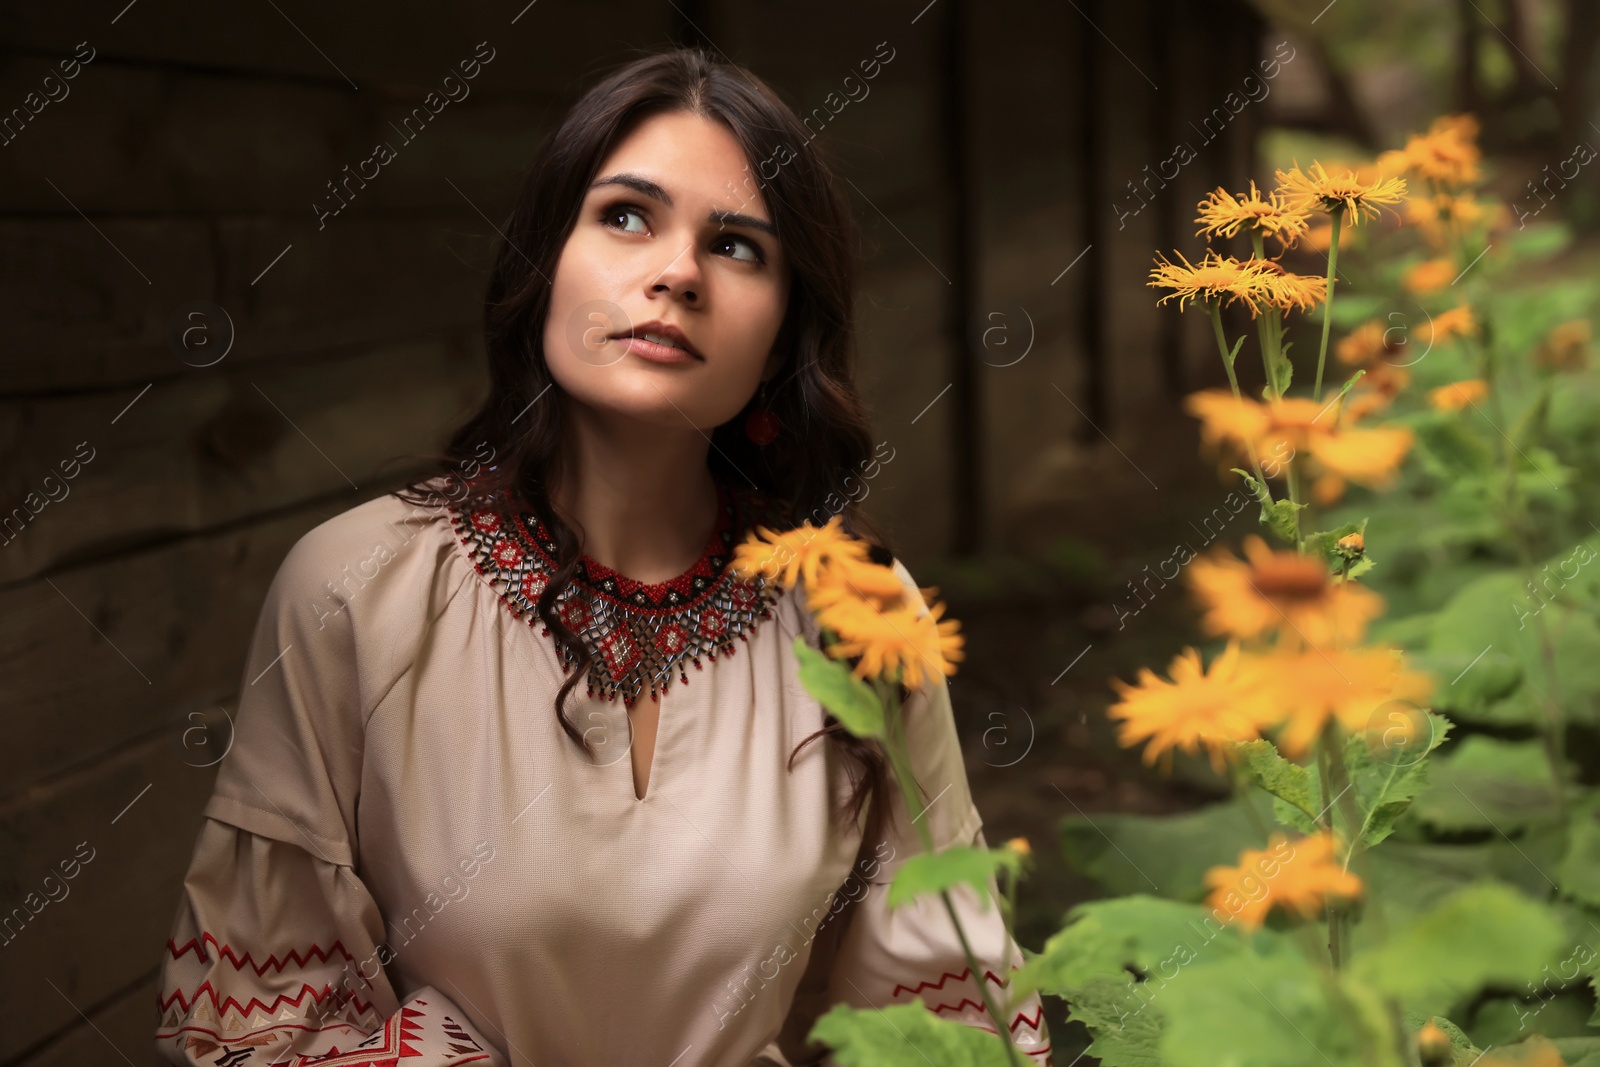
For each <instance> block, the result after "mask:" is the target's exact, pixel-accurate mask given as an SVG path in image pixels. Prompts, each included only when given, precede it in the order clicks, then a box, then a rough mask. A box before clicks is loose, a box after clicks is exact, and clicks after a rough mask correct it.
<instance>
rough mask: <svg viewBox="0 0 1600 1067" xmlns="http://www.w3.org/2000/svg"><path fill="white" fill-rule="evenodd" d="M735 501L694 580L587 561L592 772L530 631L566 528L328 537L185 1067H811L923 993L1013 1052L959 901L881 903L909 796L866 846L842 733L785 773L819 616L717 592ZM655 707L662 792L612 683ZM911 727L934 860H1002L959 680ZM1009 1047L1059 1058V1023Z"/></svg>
mask: <svg viewBox="0 0 1600 1067" xmlns="http://www.w3.org/2000/svg"><path fill="white" fill-rule="evenodd" d="M723 502H724V503H723V520H722V522H721V523H720V524H719V528H718V532H717V533H716V534H713V536H712V539H711V542H710V543H709V544H708V545H707V549H706V553H705V554H704V555H703V556H702V558H701V560H700V561H699V562H698V563H697V564H696V566H695V568H694V569H692V570H691V571H689V572H686V573H685V575H683V576H680V577H679V578H677V579H673V581H672V582H669V583H661V584H660V585H654V586H641V585H639V584H638V583H633V582H631V581H629V580H628V579H626V578H624V577H622V576H620V575H616V574H614V573H612V572H609V571H606V570H605V568H603V567H599V566H598V565H597V564H593V563H592V561H587V560H586V561H585V567H586V570H585V571H584V572H583V574H584V582H583V584H582V585H581V587H578V588H574V589H572V590H571V591H569V596H568V600H567V601H566V602H565V604H566V606H565V607H564V608H563V612H564V614H563V617H564V618H565V619H568V620H569V621H573V622H576V623H577V624H578V625H580V626H583V627H586V630H585V632H586V633H587V634H589V635H590V637H592V638H594V639H595V640H596V642H597V645H596V646H595V647H598V643H604V644H605V648H603V649H601V650H600V651H601V655H600V659H599V661H598V662H600V663H601V664H602V667H601V670H600V672H599V674H598V676H591V677H598V678H599V682H600V684H599V686H598V688H597V689H596V690H595V691H593V692H590V693H586V692H585V686H584V684H583V683H580V684H579V685H578V687H577V688H576V689H575V690H574V692H573V695H572V697H571V698H570V700H569V703H568V715H569V717H570V718H571V719H572V721H573V722H574V723H575V724H576V726H577V728H578V729H580V730H582V731H583V732H584V735H585V736H586V737H587V738H588V739H589V740H590V742H591V744H592V745H593V747H594V749H595V752H596V755H595V756H593V757H590V756H587V755H585V754H584V752H583V751H582V749H581V748H579V747H578V746H577V745H576V744H575V743H574V742H573V741H572V740H570V739H569V738H568V737H567V736H566V734H564V733H563V731H562V730H561V728H560V727H559V725H558V723H557V721H556V717H555V712H554V709H553V701H554V698H555V695H556V690H557V688H558V687H559V686H560V684H561V682H562V681H563V679H564V678H565V677H566V674H567V671H566V669H565V667H564V666H563V662H562V659H561V656H560V655H559V653H558V649H557V646H556V644H555V641H554V639H553V638H552V637H551V636H549V635H547V634H545V633H543V632H542V630H543V627H542V623H541V622H540V620H539V619H538V618H537V617H536V616H531V615H529V614H527V610H526V609H527V607H528V605H529V603H530V601H529V599H528V597H529V595H530V594H532V595H536V594H537V592H538V591H539V590H540V589H542V584H541V581H542V576H543V575H544V574H545V573H547V571H548V567H547V566H546V564H547V562H548V559H547V557H543V556H541V554H540V551H539V547H538V546H539V545H540V542H539V540H538V538H539V537H541V536H542V535H543V532H544V531H543V529H542V528H540V527H538V526H537V525H536V524H533V523H530V522H527V521H525V520H522V519H519V518H518V517H516V516H511V515H504V514H496V513H493V512H480V513H477V514H473V515H458V514H456V513H455V511H454V509H452V508H444V507H441V508H423V507H415V506H413V505H411V504H408V503H405V502H403V501H401V500H399V499H398V498H396V497H393V496H385V497H381V498H379V499H376V500H372V501H369V502H368V503H365V504H362V505H360V506H358V507H355V508H352V509H350V510H349V511H346V512H344V513H343V514H341V515H338V516H336V517H334V518H333V519H330V520H329V521H327V522H325V523H323V524H322V525H320V526H318V527H317V528H315V529H313V530H312V531H311V532H309V533H307V534H306V535H305V536H304V537H302V538H301V539H300V541H299V542H298V543H297V544H296V545H295V546H294V548H293V549H292V550H291V551H290V553H289V555H288V557H287V558H286V559H285V560H284V562H283V564H282V566H281V568H280V569H279V571H278V573H277V576H276V577H275V579H274V580H273V583H272V586H271V589H270V591H269V593H268V595H267V600H266V604H265V606H264V607H263V609H262V612H261V616H260V621H259V623H258V625H257V627H256V631H255V636H254V639H253V643H252V645H251V649H250V655H249V660H248V663H247V664H246V667H245V671H244V676H243V680H242V683H241V697H240V701H239V709H238V715H237V718H236V722H235V729H234V737H233V742H232V746H231V748H230V750H229V751H228V754H227V756H226V757H225V758H224V760H223V761H222V764H221V766H220V768H219V774H218V778H217V782H216V788H215V793H214V795H213V796H212V797H211V799H210V801H209V802H208V803H207V805H206V809H205V814H206V816H207V818H206V821H205V823H204V824H203V827H202V830H201V833H200V836H199V839H198V841H197V842H196V844H195V850H194V854H193V859H192V861H191V864H190V867H189V871H188V874H187V876H186V878H185V881H184V892H183V896H182V899H181V900H180V902H179V906H178V909H177V916H176V919H175V921H174V924H173V932H172V938H171V940H170V941H169V943H168V946H167V951H166V953H165V955H164V957H163V967H162V975H161V983H160V994H159V1006H160V1024H159V1028H158V1030H157V1033H156V1044H157V1047H158V1049H159V1051H160V1052H161V1054H162V1055H163V1056H164V1057H165V1059H166V1060H168V1061H170V1062H173V1063H179V1064H219V1065H225V1067H241V1065H257V1067H259V1065H265V1064H286V1065H299V1064H305V1063H311V1062H316V1063H319V1064H341V1065H343V1064H374V1065H377V1064H389V1065H397V1064H398V1063H399V1062H401V1061H402V1060H404V1061H405V1062H407V1063H408V1064H412V1065H414V1067H443V1065H446V1064H466V1063H481V1064H496V1065H500V1064H510V1065H517V1067H524V1065H526V1067H531V1065H534V1064H538V1065H540V1067H550V1065H560V1064H618V1065H630V1067H637V1065H641V1064H653V1065H657V1067H669V1065H688V1064H716V1065H729V1067H747V1065H750V1064H754V1063H766V1062H768V1061H770V1062H772V1063H775V1064H778V1065H782V1067H787V1065H790V1064H800V1063H815V1062H821V1060H820V1057H821V1056H822V1055H823V1054H824V1053H825V1051H826V1050H825V1049H823V1048H822V1047H821V1046H811V1047H809V1048H807V1046H806V1045H805V1042H804V1038H805V1035H806V1033H807V1032H808V1031H809V1029H810V1027H811V1024H812V1023H813V1022H814V1021H815V1019H816V1018H817V1016H818V1015H820V1014H821V1013H823V1012H824V1011H826V1010H827V1008H828V1007H829V1006H830V1005H832V1004H835V1003H840V1002H843V1003H846V1004H850V1005H855V1006H869V1005H871V1006H878V1007H882V1006H886V1005H890V1004H904V1003H909V1002H910V1001H911V999H912V998H913V996H920V997H921V999H922V1000H923V1002H924V1003H925V1004H926V1005H928V1006H929V1007H930V1008H931V1009H932V1010H934V1011H936V1012H938V1013H940V1014H941V1015H944V1016H947V1017H950V1018H958V1019H961V1020H964V1021H966V1022H968V1023H970V1024H971V1025H973V1026H979V1027H984V1028H986V1029H988V1028H990V1024H989V1020H988V1017H987V1015H985V1014H984V1012H983V1009H982V1001H981V997H980V996H979V993H978V990H977V987H976V986H975V985H974V982H973V977H972V975H971V973H970V971H969V970H968V968H967V965H966V962H965V959H964V957H963V954H962V951H961V946H960V943H959V942H958V941H957V939H956V936H955V930H954V927H953V925H952V924H951V922H950V919H949V916H948V914H947V913H946V912H945V910H944V907H943V905H942V903H941V902H940V901H939V900H938V899H937V898H934V899H932V900H923V901H920V902H918V903H916V904H914V905H911V906H907V907H904V908H900V909H897V910H895V911H893V912H891V911H889V910H888V909H887V907H886V906H885V896H886V894H887V891H888V882H889V880H890V879H891V878H892V876H893V874H894V872H895V871H896V870H897V869H898V867H899V865H900V864H901V863H903V862H904V861H905V860H906V859H907V858H908V857H909V856H911V855H914V854H915V853H916V852H918V851H919V847H920V846H919V844H918V839H917V835H916V833H915V827H914V826H912V825H911V822H910V816H909V815H908V813H907V812H906V810H905V806H904V803H903V801H902V800H901V799H900V797H899V795H898V792H897V791H895V792H894V793H893V800H892V806H893V808H894V810H895V823H894V828H893V830H892V831H891V832H890V833H889V834H888V836H886V838H885V839H884V840H881V841H876V842H869V841H865V840H863V832H862V825H863V823H864V820H863V823H858V824H857V825H855V826H853V827H849V828H842V827H841V826H840V824H839V822H838V821H837V820H836V819H833V818H831V817H830V805H832V804H834V803H835V801H836V800H837V798H839V797H841V796H842V795H843V794H844V792H845V791H846V790H847V788H848V784H849V783H848V779H847V777H846V772H845V767H844V765H843V763H842V762H841V761H840V760H839V759H838V757H837V756H836V754H835V753H834V752H833V750H832V747H833V746H832V744H831V742H828V741H827V740H825V739H823V738H819V739H817V740H815V741H813V742H812V743H811V744H810V745H808V746H807V747H806V748H805V749H804V751H803V752H802V753H801V754H800V755H799V756H798V757H797V758H796V759H795V761H794V766H793V768H792V769H790V768H789V767H788V766H787V762H788V760H789V757H790V754H791V753H792V752H793V751H794V749H795V747H796V746H797V745H798V744H799V743H800V741H801V740H802V739H804V738H805V737H806V736H807V735H809V734H811V733H812V732H813V731H815V730H817V729H819V728H820V727H821V726H822V725H823V716H824V713H823V711H822V709H821V708H820V707H819V705H818V704H817V703H816V702H815V701H814V700H812V699H811V697H810V696H809V695H808V694H807V693H806V691H805V690H804V688H802V686H801V684H800V681H799V678H798V676H797V672H796V662H795V657H794V653H793V649H792V647H791V645H792V642H793V639H794V637H795V635H797V634H804V635H806V637H807V638H808V640H811V641H812V642H813V643H814V642H815V641H816V637H817V631H816V626H815V623H814V621H813V620H812V618H811V616H810V614H809V613H808V612H807V610H806V609H805V607H804V605H803V602H802V594H801V593H797V592H794V591H790V592H787V593H781V594H779V593H776V592H775V591H774V590H773V589H771V588H770V587H764V586H762V585H760V584H759V583H756V584H754V585H751V584H747V583H744V582H741V581H740V580H738V579H737V578H736V577H735V576H734V575H732V573H731V572H727V571H726V569H725V564H726V559H727V553H728V549H729V548H730V546H731V544H732V543H733V542H734V541H735V540H736V539H737V538H738V537H739V536H740V535H741V531H742V529H743V528H744V526H745V525H746V524H747V523H748V521H750V520H749V516H750V514H752V512H751V511H750V510H749V509H748V508H747V507H746V502H745V498H744V497H743V496H742V495H741V494H737V493H731V492H728V491H724V493H723ZM895 567H896V570H897V571H898V573H899V574H900V575H901V578H902V580H903V581H905V582H906V583H907V585H908V587H909V588H911V589H913V590H914V589H915V586H914V584H913V583H912V580H911V577H910V575H909V574H907V573H906V572H905V570H904V568H903V567H902V566H901V565H900V564H899V563H896V564H895ZM580 594H582V595H580ZM597 605H598V608H597V607H596V606H597ZM608 605H609V607H608ZM569 610H570V611H571V612H572V614H567V613H566V612H567V611H569ZM630 610H631V611H632V614H631V615H630V614H629V611H630ZM530 619H531V622H530ZM629 619H632V620H633V622H632V624H631V625H630V624H628V620H629ZM640 619H643V620H645V622H646V623H647V625H645V626H644V627H643V628H641V626H640V624H639V620H640ZM646 645H649V648H645V646H646ZM646 668H648V671H647V673H640V672H641V670H644V669H646ZM630 672H631V673H630ZM652 681H655V682H657V683H658V684H659V685H660V686H662V687H663V688H664V690H665V692H664V693H663V694H662V696H661V711H660V720H659V727H658V733H657V740H656V746H655V754H654V758H653V761H652V763H651V769H650V775H649V779H648V783H647V788H646V790H645V795H644V798H643V799H642V800H641V799H639V798H637V797H636V796H635V792H634V782H633V772H632V762H631V758H630V756H629V753H628V747H629V719H628V715H627V709H626V705H625V704H624V703H623V701H621V700H618V699H615V695H616V693H615V692H608V689H609V690H612V691H620V694H621V695H622V696H624V697H632V695H633V694H632V692H630V686H631V687H640V686H641V685H644V686H647V685H648V684H649V683H650V682H652ZM641 691H642V689H641ZM643 695H644V696H645V697H646V698H648V694H647V693H644V694H643ZM608 697H609V699H608ZM906 723H907V735H908V740H909V744H910V747H911V752H912V759H913V766H914V769H915V773H916V776H917V778H918V780H919V782H920V783H921V785H922V786H923V788H924V791H925V794H926V798H927V800H928V801H929V806H928V808H927V809H926V811H924V812H923V814H922V815H921V816H920V818H922V819H925V820H926V821H927V824H928V826H929V828H930V829H931V831H932V834H933V838H934V840H935V842H936V843H937V844H938V845H940V846H941V847H943V846H946V845H950V844H954V843H958V842H959V843H970V844H976V845H978V846H979V847H984V846H985V841H984V836H983V832H982V829H981V825H982V821H981V819H980V817H979V814H978V811H977V809H976V808H975V807H974V806H973V802H972V797H971V794H970V792H969V790H968V784H967V778H966V773H965V770H964V768H963V764H962V758H961V751H960V748H959V745H958V741H957V736H956V728H955V721H954V718H953V715H952V712H951V706H950V700H949V695H948V690H947V688H946V685H945V683H944V682H943V681H938V682H935V683H932V684H931V685H929V686H925V687H924V688H922V689H919V690H916V691H913V693H912V695H911V697H910V698H909V699H908V700H907V704H906ZM991 888H992V887H991ZM953 896H954V899H955V902H956V906H957V908H958V911H959V914H960V915H961V916H962V921H963V923H964V925H965V928H966V930H967V932H968V934H969V937H970V938H971V944H972V948H973V951H974V953H975V955H976V956H977V958H978V959H979V960H980V961H981V963H982V964H983V971H984V975H983V980H985V981H987V982H988V983H989V984H990V989H991V991H992V993H993V994H994V996H995V998H996V1001H997V1003H999V1004H1002V1005H1003V1004H1004V1003H1005V998H1006V996H1007V994H1008V990H1007V982H1008V978H1009V973H1010V971H1011V970H1012V969H1014V968H1015V967H1016V966H1019V965H1020V963H1021V962H1022V960H1021V954H1020V952H1019V950H1018V949H1017V946H1016V944H1015V942H1014V941H1012V940H1011V938H1010V936H1009V935H1008V933H1007V932H1006V929H1005V927H1004V925H1003V924H1002V922H1001V918H1000V915H999V912H998V909H997V907H996V906H995V905H994V904H993V903H991V904H989V905H988V906H987V907H986V908H985V907H982V906H980V904H979V900H978V897H977V895H976V894H975V893H973V892H972V890H971V889H970V887H963V888H961V889H959V890H957V891H955V892H954V894H953ZM1010 1025H1011V1027H1012V1031H1013V1034H1014V1036H1015V1040H1016V1041H1017V1042H1018V1044H1019V1046H1020V1048H1021V1049H1022V1050H1023V1051H1025V1052H1027V1053H1028V1054H1029V1056H1030V1057H1031V1059H1029V1060H1028V1062H1030V1063H1049V1062H1051V1061H1050V1056H1049V1038H1048V1034H1047V1033H1046V1028H1045V1025H1044V1020H1043V1017H1042V1012H1041V1008H1040V1004H1039V1001H1038V998H1037V997H1030V998H1028V999H1027V1000H1026V1001H1025V1002H1023V1003H1022V1004H1021V1005H1020V1006H1019V1007H1018V1008H1017V1009H1015V1010H1013V1012H1012V1013H1011V1016H1010Z"/></svg>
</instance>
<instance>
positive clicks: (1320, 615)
mask: <svg viewBox="0 0 1600 1067" xmlns="http://www.w3.org/2000/svg"><path fill="white" fill-rule="evenodd" d="M1244 554H1245V559H1244V560H1242V561H1241V560H1239V559H1236V558H1235V557H1234V556H1233V554H1232V553H1231V552H1228V551H1226V550H1221V549H1219V550H1217V551H1216V552H1214V553H1211V554H1210V555H1208V556H1202V557H1201V558H1199V559H1196V560H1195V561H1194V562H1193V563H1191V564H1190V565H1189V583H1190V586H1191V587H1192V588H1193V589H1194V591H1195V594H1196V596H1197V597H1198V599H1199V601H1200V605H1201V609H1202V610H1203V611H1204V613H1205V614H1204V616H1203V617H1202V619H1201V627H1202V628H1203V629H1204V630H1205V631H1206V632H1207V633H1209V634H1215V635H1223V634H1226V635H1229V636H1232V637H1242V638H1255V637H1261V636H1263V635H1266V634H1270V633H1278V634H1280V636H1281V643H1282V644H1283V645H1284V647H1287V648H1298V647H1301V646H1302V645H1310V646H1311V647H1313V648H1325V647H1339V646H1344V645H1350V644H1354V643H1355V642H1357V641H1360V640H1361V638H1362V636H1363V635H1364V634H1365V633H1366V630H1367V624H1368V623H1369V622H1371V621H1372V620H1373V619H1375V618H1377V617H1378V616H1379V615H1381V614H1383V598H1382V597H1380V596H1379V595H1378V594H1377V593H1374V592H1373V591H1372V590H1370V589H1368V588H1366V587H1365V586H1362V585H1359V584H1357V583H1355V582H1350V581H1334V580H1333V578H1332V576H1331V575H1329V573H1328V568H1327V565H1326V564H1325V563H1323V561H1322V560H1321V558H1319V557H1317V556H1308V555H1302V554H1300V553H1299V552H1293V551H1283V552H1274V551H1273V550H1272V549H1271V548H1269V547H1267V543H1266V542H1265V541H1263V540H1262V539H1261V538H1260V537H1259V536H1257V535H1255V534H1251V535H1250V536H1249V537H1246V538H1245V540H1244Z"/></svg>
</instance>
